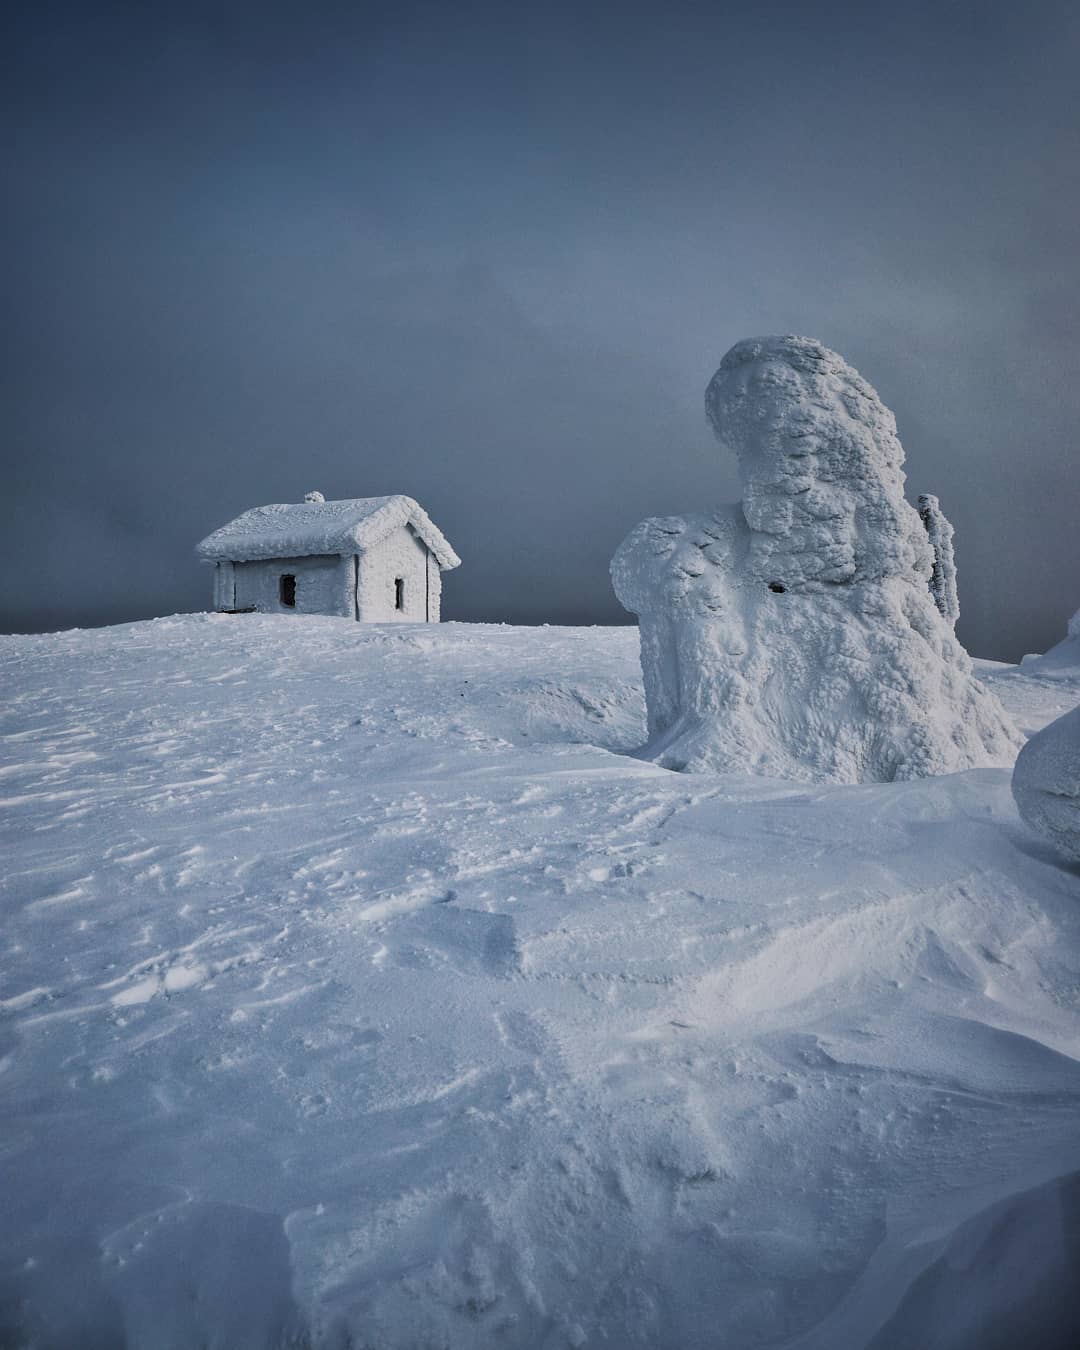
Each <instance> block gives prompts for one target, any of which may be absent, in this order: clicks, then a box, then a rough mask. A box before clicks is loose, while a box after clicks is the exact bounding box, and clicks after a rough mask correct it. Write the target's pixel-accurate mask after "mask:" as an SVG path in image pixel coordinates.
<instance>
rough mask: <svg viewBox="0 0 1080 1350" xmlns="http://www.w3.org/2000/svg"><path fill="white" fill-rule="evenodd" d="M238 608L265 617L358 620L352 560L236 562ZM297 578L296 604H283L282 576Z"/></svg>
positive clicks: (301, 559) (282, 559) (319, 558)
mask: <svg viewBox="0 0 1080 1350" xmlns="http://www.w3.org/2000/svg"><path fill="white" fill-rule="evenodd" d="M232 569H233V578H234V581H235V583H236V590H235V595H236V602H235V605H230V606H225V608H235V609H249V608H254V609H257V610H258V611H259V612H260V613H261V614H330V615H337V616H340V617H343V618H349V619H351V618H354V617H355V610H354V600H353V578H354V565H353V560H352V558H338V557H331V556H319V557H315V558H268V559H265V560H260V561H258V562H238V563H233V565H232ZM285 574H289V575H291V576H294V577H295V578H296V605H295V607H290V606H288V605H283V604H282V603H281V592H280V582H281V577H282V576H283V575H285Z"/></svg>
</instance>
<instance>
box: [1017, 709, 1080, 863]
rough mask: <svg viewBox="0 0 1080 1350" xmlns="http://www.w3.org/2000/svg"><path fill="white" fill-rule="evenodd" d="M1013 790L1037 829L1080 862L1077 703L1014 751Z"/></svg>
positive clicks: (1079, 718)
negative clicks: (1018, 749) (1018, 752)
mask: <svg viewBox="0 0 1080 1350" xmlns="http://www.w3.org/2000/svg"><path fill="white" fill-rule="evenodd" d="M1012 791H1013V797H1014V799H1015V801H1016V806H1017V809H1018V810H1019V812H1020V814H1021V816H1022V817H1023V818H1024V820H1025V821H1026V822H1027V824H1028V825H1029V826H1030V827H1031V828H1032V829H1033V830H1034V831H1035V832H1036V834H1041V835H1042V836H1043V838H1044V839H1049V840H1050V842H1051V843H1052V844H1053V845H1054V847H1055V848H1056V849H1057V850H1058V852H1059V853H1062V854H1064V855H1065V857H1066V858H1070V859H1072V860H1073V861H1074V862H1080V707H1077V708H1074V709H1073V710H1072V712H1069V713H1066V714H1065V716H1064V717H1059V718H1058V719H1057V721H1056V722H1051V723H1050V725H1049V726H1048V727H1044V728H1043V730H1042V731H1040V732H1038V733H1037V734H1036V735H1034V736H1032V738H1031V740H1030V741H1028V743H1027V745H1025V746H1024V748H1023V750H1021V751H1020V754H1019V756H1018V757H1017V760H1016V767H1015V768H1014V769H1013V776H1012Z"/></svg>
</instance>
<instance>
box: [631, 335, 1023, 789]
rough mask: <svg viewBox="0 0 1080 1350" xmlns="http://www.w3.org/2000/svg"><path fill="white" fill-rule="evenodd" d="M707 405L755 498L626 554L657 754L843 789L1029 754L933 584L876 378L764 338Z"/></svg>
mask: <svg viewBox="0 0 1080 1350" xmlns="http://www.w3.org/2000/svg"><path fill="white" fill-rule="evenodd" d="M706 409H707V412H708V417H709V420H710V422H711V424H712V426H713V429H714V431H715V432H716V434H717V436H718V437H719V438H720V439H721V440H722V441H725V442H726V443H728V444H729V445H730V446H731V448H732V449H733V450H734V451H735V453H736V455H737V457H738V461H739V472H740V477H741V479H742V486H743V500H742V502H741V503H738V504H735V505H732V506H724V507H720V508H718V509H716V510H714V511H711V512H707V513H704V514H700V515H692V516H676V517H668V518H665V519H653V520H646V521H643V522H642V523H641V524H640V525H638V526H637V527H636V528H635V529H634V530H632V531H631V533H630V535H629V536H628V537H627V539H626V540H625V541H624V542H623V543H622V544H621V545H620V547H619V549H618V551H617V552H616V554H615V557H614V559H613V561H612V579H613V582H614V585H615V592H616V594H617V595H618V597H619V600H620V602H621V603H622V604H623V605H624V606H625V607H626V608H627V609H629V610H630V611H632V612H633V613H635V614H636V615H637V616H638V619H639V627H640V633H641V661H642V670H643V674H644V679H645V694H646V699H647V702H648V710H649V741H648V744H647V745H646V747H645V748H644V750H643V752H642V753H643V754H644V755H645V756H646V757H647V758H650V759H654V760H656V761H658V762H659V763H660V764H663V765H664V766H666V767H669V768H678V769H689V770H694V771H700V770H720V771H735V770H750V771H752V772H755V773H760V774H769V775H776V776H780V777H786V778H795V779H803V780H817V781H831V782H865V781H891V780H893V779H904V778H917V777H923V776H926V775H929V774H936V773H947V772H950V771H953V770H958V769H964V768H968V767H971V766H974V765H980V764H1007V763H1010V762H1011V760H1012V758H1013V756H1014V755H1015V753H1016V750H1017V748H1018V746H1019V744H1020V743H1021V742H1020V738H1019V735H1018V733H1017V732H1016V729H1015V728H1014V727H1013V725H1012V723H1011V722H1010V720H1009V718H1008V716H1007V714H1006V713H1005V711H1004V709H1003V708H1002V707H1001V705H1000V704H999V703H998V701H997V699H996V698H995V697H994V696H993V695H992V694H990V693H989V692H988V691H987V690H986V689H985V688H984V687H983V686H982V685H981V684H980V683H979V682H978V680H976V679H975V677H974V675H973V673H972V668H971V662H970V660H969V658H968V655H967V653H966V652H965V651H964V649H963V648H962V647H961V646H960V644H959V643H958V642H957V640H956V638H955V636H954V635H953V632H952V627H951V623H950V621H949V618H948V617H947V615H943V614H942V613H941V612H939V609H938V605H937V604H936V603H935V599H934V597H933V596H932V595H931V592H930V584H931V578H932V575H933V566H934V550H933V547H932V545H931V541H930V539H929V538H928V536H927V531H926V530H925V529H924V528H923V524H922V522H921V521H920V519H919V516H918V514H917V512H916V511H915V510H914V508H913V507H912V506H910V505H909V503H908V502H907V501H905V499H904V475H903V470H902V465H903V459H904V453H903V449H902V447H901V445H900V441H899V440H898V438H897V435H896V423H895V420H894V418H893V415H892V413H891V412H890V411H889V410H888V408H886V407H885V405H884V404H883V403H882V401H881V399H880V398H879V397H878V395H877V393H876V392H875V391H874V389H873V388H872V387H871V386H870V385H869V384H868V383H867V382H866V381H865V380H864V379H863V378H862V376H860V375H859V374H858V372H857V371H855V370H853V369H852V368H851V367H850V366H849V365H847V363H846V362H845V361H844V360H843V359H842V358H841V357H839V356H838V355H837V354H836V353H835V352H832V351H829V350H828V348H826V347H824V346H822V344H821V343H820V342H816V341H814V340H813V339H810V338H804V337H767V338H752V339H748V340H746V341H744V342H740V343H737V344H736V346H734V347H733V348H732V349H731V351H730V352H728V354H727V355H726V356H725V357H724V359H723V361H722V362H721V365H720V369H719V370H718V371H717V372H716V374H715V375H714V377H713V379H712V381H711V383H710V384H709V387H708V390H707V391H706ZM941 519H942V520H944V517H941ZM942 534H943V536H944V531H942ZM947 604H948V602H947V601H946V607H947Z"/></svg>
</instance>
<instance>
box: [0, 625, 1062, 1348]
mask: <svg viewBox="0 0 1080 1350" xmlns="http://www.w3.org/2000/svg"><path fill="white" fill-rule="evenodd" d="M0 657H2V664H3V680H4V685H3V687H4V691H5V697H4V701H3V708H2V722H0V725H2V730H3V744H4V750H5V759H4V766H3V776H2V777H0V797H2V804H3V814H2V835H3V846H4V857H5V861H6V866H5V869H4V872H5V875H4V880H3V889H2V904H3V910H2V913H3V929H2V935H3V945H2V957H0V975H2V982H3V983H2V989H0V1012H2V1014H3V1015H2V1017H0V1109H2V1112H3V1125H2V1144H0V1157H2V1159H3V1175H2V1178H0V1187H2V1189H0V1197H2V1199H0V1214H2V1231H0V1345H3V1346H5V1347H8V1346H23V1345H25V1346H34V1347H38V1348H39V1350H54V1348H63V1350H68V1348H69V1347H80V1350H81V1348H82V1347H88V1348H91V1350H92V1348H94V1347H103V1348H104V1347H109V1348H110V1350H115V1348H116V1347H121V1346H128V1347H140V1348H141V1347H154V1348H155V1350H157V1347H169V1348H170V1350H186V1348H187V1347H193V1346H207V1347H221V1348H222V1350H225V1348H226V1347H228V1350H243V1348H244V1347H252V1348H253V1350H254V1348H255V1347H258V1348H259V1350H262V1348H263V1347H270V1346H287V1345H294V1346H307V1345H309V1344H310V1345H312V1346H319V1347H323V1346H327V1347H345V1346H351V1347H355V1348H356V1350H359V1347H371V1348H372V1350H383V1348H384V1347H385V1348H387V1350H399V1348H403V1347H408V1348H409V1350H412V1348H414V1347H454V1350H458V1348H461V1350H464V1348H465V1347H486V1346H506V1347H562V1346H577V1347H580V1346H587V1347H604V1348H605V1350H617V1348H618V1347H644V1346H649V1347H665V1348H666V1347H672V1350H674V1348H675V1347H678V1348H679V1350H692V1348H693V1347H710V1350H714V1348H715V1347H720V1346H723V1347H731V1348H732V1350H742V1347H764V1346H785V1347H791V1348H792V1350H794V1347H798V1348H799V1350H847V1348H848V1347H851V1348H852V1350H857V1348H861V1347H864V1346H869V1345H871V1344H873V1346H874V1347H875V1348H876V1350H884V1348H885V1347H907V1346H919V1347H937V1346H941V1347H946V1346H947V1347H957V1348H959V1347H963V1350H968V1347H975V1346H978V1347H979V1350H987V1348H988V1347H993V1346H998V1345H1002V1346H1004V1345H1010V1346H1012V1345H1015V1344H1020V1343H1026V1344H1031V1345H1034V1344H1036V1340H1035V1339H1033V1335H1032V1333H1033V1330H1034V1329H1035V1328H1039V1329H1040V1331H1039V1335H1041V1336H1042V1339H1041V1340H1038V1344H1039V1345H1040V1346H1041V1347H1048V1346H1056V1345H1057V1344H1061V1345H1062V1346H1064V1345H1066V1344H1071V1343H1072V1342H1071V1341H1069V1340H1068V1339H1067V1337H1068V1334H1069V1328H1070V1327H1072V1328H1073V1330H1075V1321H1074V1320H1073V1319H1075V1317H1076V1311H1077V1310H1076V1293H1075V1290H1074V1288H1073V1286H1074V1283H1075V1268H1074V1267H1075V1260H1076V1253H1077V1250H1078V1249H1080V1248H1078V1242H1080V1238H1078V1233H1080V1186H1078V1184H1077V1179H1076V1178H1077V1174H1078V1173H1080V1000H1078V995H1080V867H1076V866H1070V865H1068V864H1066V863H1065V862H1063V861H1062V860H1061V859H1060V858H1058V857H1057V856H1055V854H1054V853H1053V852H1052V851H1051V849H1050V848H1049V846H1047V845H1044V844H1043V843H1041V842H1040V841H1039V840H1038V839H1037V838H1036V837H1035V836H1033V835H1031V834H1030V833H1029V832H1028V831H1027V830H1026V828H1025V827H1024V826H1023V824H1022V823H1021V822H1020V820H1019V818H1018V816H1017V814H1016V811H1015V808H1014V806H1013V802H1012V798H1011V796H1010V791H1009V774H1008V771H1007V770H1005V769H982V770H972V771H969V772H965V773H960V774H954V775H951V776H948V777H942V778H936V779H928V780H923V781H917V782H906V783H899V784H874V785H869V786H863V787H828V788H812V787H806V786H805V785H793V784H790V783H784V782H778V781H770V780H766V779H760V778H751V777H747V776H726V777H716V776H708V775H687V774H677V773H672V772H669V771H667V770H664V769H661V768H659V767H657V766H655V765H653V764H649V763H645V762H642V761H638V760H635V759H633V758H631V757H629V756H628V755H627V753H626V752H627V751H628V750H630V749H631V748H632V747H634V746H635V745H637V744H640V743H641V742H642V741H643V740H644V735H645V730H644V706H643V699H642V694H641V686H640V675H639V670H638V663H637V634H636V631H635V630H634V629H630V628H627V629H561V628H540V629H524V628H507V627H499V626H484V625H458V624H445V625H442V626H438V627H436V626H417V627H410V626H396V627H393V628H391V627H386V628H383V627H366V626H363V625H356V624H351V623H347V622H344V621H342V620H336V619H318V618H306V619H305V618H296V617H290V618H271V617H263V616H260V615H254V614H252V615H242V616H218V615H191V616H182V617H177V618H172V619H161V620H157V621H154V622H151V623H139V624H131V625H125V626H122V627H116V628H111V629H103V630H97V631H87V632H72V633H63V634H54V635H49V636H39V637H8V638H2V639H0ZM978 671H979V673H980V675H981V677H982V678H983V679H985V680H986V681H987V682H989V683H991V684H992V686H993V688H994V690H995V692H996V693H997V694H998V695H999V697H1000V698H1001V699H1002V701H1003V702H1004V703H1005V704H1006V706H1007V707H1008V709H1009V710H1010V711H1011V712H1012V713H1013V715H1014V717H1015V718H1016V720H1017V722H1018V724H1019V725H1020V726H1021V727H1022V728H1023V729H1024V730H1025V731H1026V732H1028V733H1029V734H1030V733H1031V732H1032V731H1034V730H1036V729H1038V728H1039V727H1040V726H1042V725H1044V724H1045V723H1046V722H1047V721H1048V720H1050V719H1051V718H1053V717H1056V716H1058V715H1060V714H1061V713H1063V712H1065V711H1067V710H1068V709H1069V708H1071V707H1073V706H1074V705H1075V704H1076V703H1077V702H1078V701H1080V669H1078V670H1077V671H1076V672H1075V677H1070V676H1069V675H1068V672H1066V673H1065V674H1064V675H1063V674H1062V672H1061V671H1058V670H1056V671H1055V672H1054V673H1053V676H1052V677H1050V676H1041V675H1039V674H1038V673H1037V671H1036V672H1035V673H1032V672H1028V670H1027V668H1026V667H1025V668H1023V669H1021V668H1012V667H1004V666H996V665H993V664H992V663H979V664H978ZM1070 1262H1072V1263H1073V1265H1072V1266H1070ZM1055 1338H1056V1339H1055Z"/></svg>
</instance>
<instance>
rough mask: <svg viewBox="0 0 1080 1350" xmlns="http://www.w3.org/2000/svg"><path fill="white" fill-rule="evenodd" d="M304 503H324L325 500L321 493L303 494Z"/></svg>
mask: <svg viewBox="0 0 1080 1350" xmlns="http://www.w3.org/2000/svg"><path fill="white" fill-rule="evenodd" d="M304 501H306V502H324V501H326V498H325V497H324V496H323V495H322V493H321V492H306V493H305V494H304Z"/></svg>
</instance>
